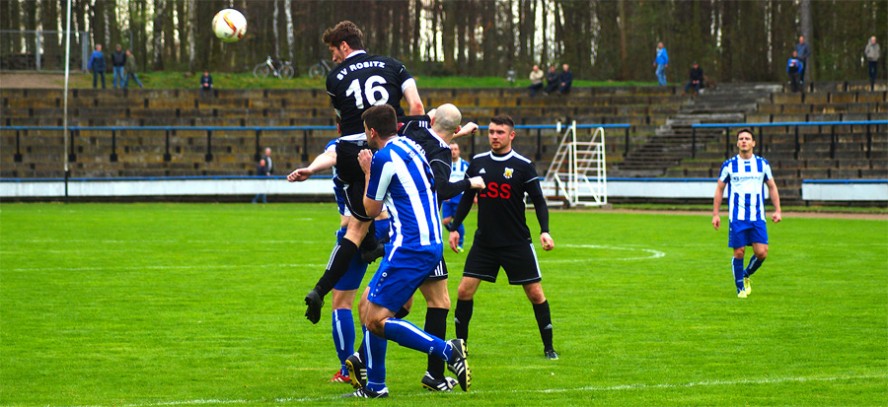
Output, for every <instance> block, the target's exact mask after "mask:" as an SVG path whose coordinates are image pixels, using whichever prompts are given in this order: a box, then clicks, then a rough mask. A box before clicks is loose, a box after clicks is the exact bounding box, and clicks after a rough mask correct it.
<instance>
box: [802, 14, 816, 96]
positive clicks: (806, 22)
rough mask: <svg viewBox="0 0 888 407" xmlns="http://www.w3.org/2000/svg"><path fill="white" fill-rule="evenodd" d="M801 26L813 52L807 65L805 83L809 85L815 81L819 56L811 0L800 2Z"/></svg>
mask: <svg viewBox="0 0 888 407" xmlns="http://www.w3.org/2000/svg"><path fill="white" fill-rule="evenodd" d="M799 25H800V27H799V28H800V29H801V30H802V35H804V36H805V42H806V43H807V44H808V49H810V50H811V56H810V57H808V61H807V62H806V63H805V82H806V83H807V82H811V81H813V80H814V73H815V71H816V69H815V67H814V66H815V65H816V64H814V59H815V58H816V56H817V55H816V54H815V53H814V29H813V28H812V26H811V0H800V1H799Z"/></svg>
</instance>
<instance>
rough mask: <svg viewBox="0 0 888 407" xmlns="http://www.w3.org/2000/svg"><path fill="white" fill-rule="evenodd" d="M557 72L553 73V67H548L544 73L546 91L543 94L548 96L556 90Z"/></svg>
mask: <svg viewBox="0 0 888 407" xmlns="http://www.w3.org/2000/svg"><path fill="white" fill-rule="evenodd" d="M558 79H559V75H558V72H555V65H552V66H550V67H549V72H547V73H546V90H545V91H544V92H543V93H545V94H547V95H548V94H550V93H552V92H554V91H556V90H558Z"/></svg>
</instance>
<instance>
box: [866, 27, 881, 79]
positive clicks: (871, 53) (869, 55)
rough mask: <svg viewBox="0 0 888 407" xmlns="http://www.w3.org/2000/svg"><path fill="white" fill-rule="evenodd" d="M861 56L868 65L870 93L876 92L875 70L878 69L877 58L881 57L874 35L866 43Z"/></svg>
mask: <svg viewBox="0 0 888 407" xmlns="http://www.w3.org/2000/svg"><path fill="white" fill-rule="evenodd" d="M863 54H864V55H865V56H866V62H867V64H869V77H870V91H871V92H873V91H875V90H876V70H877V69H878V67H879V56H880V55H881V50H880V49H879V44H878V43H876V36H875V35H874V36H872V37H870V40H869V42H868V43H866V48H864V49H863Z"/></svg>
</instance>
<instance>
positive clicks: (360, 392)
mask: <svg viewBox="0 0 888 407" xmlns="http://www.w3.org/2000/svg"><path fill="white" fill-rule="evenodd" d="M388 396H389V391H388V388H385V389H382V390H380V391H373V390H370V389H367V388H362V389H357V390H355V392H354V393H349V394H346V395H344V396H342V397H358V398H365V399H384V398H386V397H388Z"/></svg>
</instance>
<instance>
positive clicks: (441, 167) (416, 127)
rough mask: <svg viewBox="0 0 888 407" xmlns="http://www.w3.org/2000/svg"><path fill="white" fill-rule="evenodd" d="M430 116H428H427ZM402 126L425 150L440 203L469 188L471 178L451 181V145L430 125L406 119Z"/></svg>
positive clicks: (405, 134)
mask: <svg viewBox="0 0 888 407" xmlns="http://www.w3.org/2000/svg"><path fill="white" fill-rule="evenodd" d="M425 117H428V116H425ZM402 123H404V126H402V128H401V130H402V133H401V134H402V135H403V136H404V137H407V138H409V139H411V140H413V141H414V142H416V144H418V145H419V146H420V147H422V149H423V150H424V151H425V157H426V161H428V162H429V166H430V167H431V168H432V173H433V174H434V176H435V193H436V195H437V196H438V203H439V204H440V203H441V202H444V201H445V200H447V199H450V198H453V197H454V196H457V195H459V194H461V193H463V192H465V191H466V190H467V189H469V188H471V186H472V184H471V183H470V182H469V180H465V179H464V180H459V181H456V182H450V172H451V170H452V167H451V166H450V162H451V161H452V158H451V157H452V155H451V153H450V145H448V144H447V143H445V142H444V140H442V139H441V137H438V135H437V134H436V133H435V132H433V131H432V130H431V129H429V128H428V127H423V124H422V121H421V120H420V121H415V120H414V121H410V120H408V121H404V122H402Z"/></svg>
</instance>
